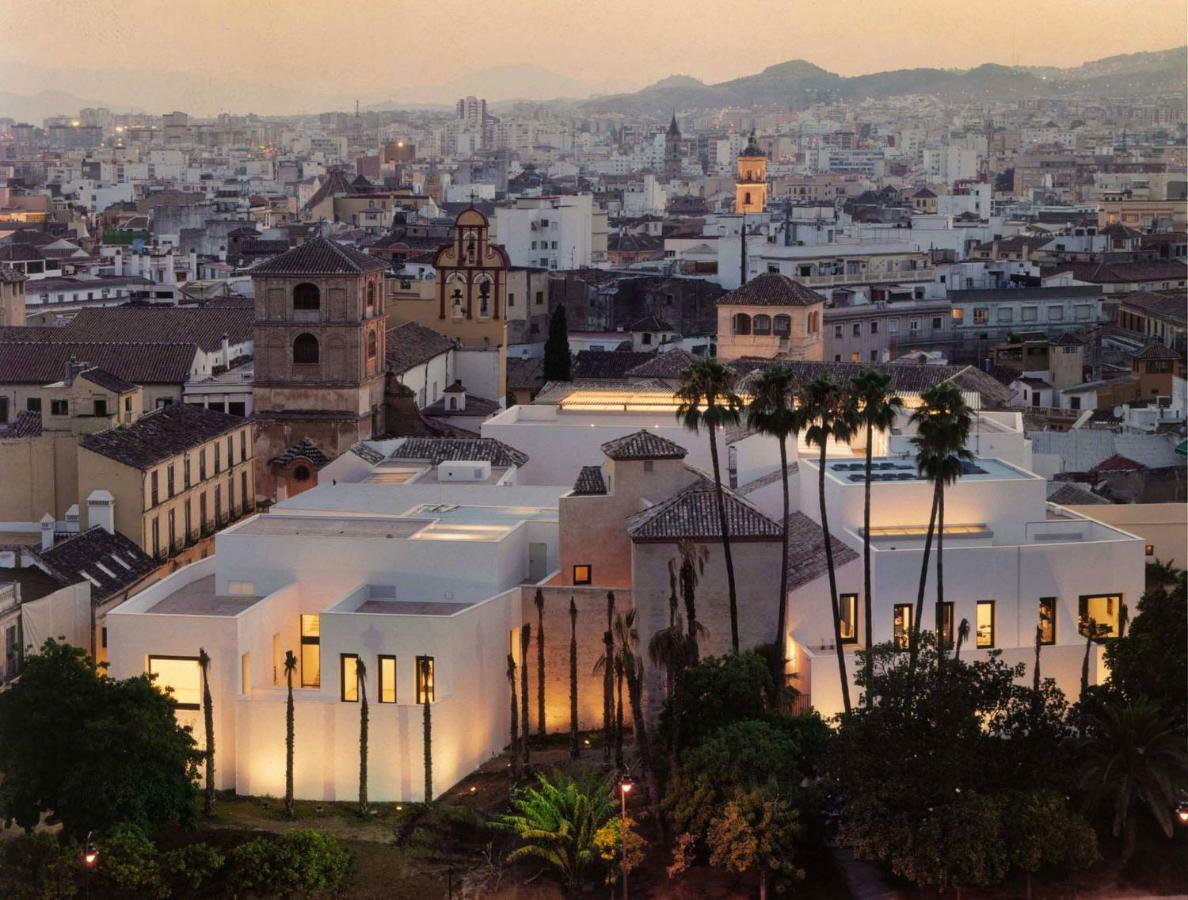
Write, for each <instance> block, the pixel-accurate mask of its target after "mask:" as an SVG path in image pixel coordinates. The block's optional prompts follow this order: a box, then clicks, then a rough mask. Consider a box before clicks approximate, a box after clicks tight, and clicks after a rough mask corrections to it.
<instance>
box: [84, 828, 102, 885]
mask: <svg viewBox="0 0 1188 900" xmlns="http://www.w3.org/2000/svg"><path fill="white" fill-rule="evenodd" d="M94 833H95V832H93V831H88V832H87V841H86V844H84V845H83V882H84V885H85V890H86V895H87V896H88V897H90V896H91V869H93V868H95V863H97V862H99V849H98V848H97V847H96V846H95V845H94V844H92V843H91V835H92V834H94Z"/></svg>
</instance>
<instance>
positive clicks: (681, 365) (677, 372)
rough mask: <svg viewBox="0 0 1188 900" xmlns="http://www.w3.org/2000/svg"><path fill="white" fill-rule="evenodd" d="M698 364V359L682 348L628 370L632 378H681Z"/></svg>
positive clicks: (656, 355) (668, 351) (660, 354)
mask: <svg viewBox="0 0 1188 900" xmlns="http://www.w3.org/2000/svg"><path fill="white" fill-rule="evenodd" d="M695 362H697V357H696V356H694V355H693V354H692V353H690V352H689V351H688V350H684V349H682V348H680V347H674V348H673V349H672V350H666V351H664V352H663V353H656V354H653V355H652V357H651V359H649V360H648V361H647V362H643V363H640V364H639V365H638V366H634V367H633V368H630V369H628V370H627V372H626V374H627V375H628V377H630V378H680V377H681V373H682V372H684V371H685V370H686V369H687V368H689V366H691V365H693V363H695Z"/></svg>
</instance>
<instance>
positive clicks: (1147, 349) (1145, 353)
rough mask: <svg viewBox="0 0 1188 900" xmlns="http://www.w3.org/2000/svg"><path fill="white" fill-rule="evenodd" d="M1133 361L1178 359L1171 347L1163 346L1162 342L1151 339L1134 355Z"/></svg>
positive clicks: (1178, 355) (1178, 356)
mask: <svg viewBox="0 0 1188 900" xmlns="http://www.w3.org/2000/svg"><path fill="white" fill-rule="evenodd" d="M1134 358H1135V359H1179V358H1180V354H1178V353H1177V352H1176V351H1175V350H1173V349H1172V348H1171V347H1169V346H1167V344H1164V343H1163V342H1162V341H1158V340H1155V339H1152V340H1150V341H1148V342H1147V343H1146V345H1145V346H1144V347H1143V349H1142V350H1140V351H1139V352H1138V353H1136V354H1135V355H1134Z"/></svg>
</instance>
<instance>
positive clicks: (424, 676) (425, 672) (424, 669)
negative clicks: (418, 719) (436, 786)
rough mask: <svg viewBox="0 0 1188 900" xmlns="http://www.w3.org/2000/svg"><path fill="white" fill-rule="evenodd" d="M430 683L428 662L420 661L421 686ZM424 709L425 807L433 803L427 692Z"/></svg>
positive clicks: (430, 722) (431, 733) (429, 716)
mask: <svg viewBox="0 0 1188 900" xmlns="http://www.w3.org/2000/svg"><path fill="white" fill-rule="evenodd" d="M429 681H430V673H429V660H428V658H422V659H421V684H423V685H425V686H426V687H428V685H429ZM421 706H423V707H424V713H423V719H422V734H423V736H424V740H425V805H426V806H428V805H429V804H430V803H432V802H433V714H432V713H431V712H430V709H431V708H432V706H433V704H432V703H431V702H430V697H429V691H428V690H426V691H424V702H422V704H421Z"/></svg>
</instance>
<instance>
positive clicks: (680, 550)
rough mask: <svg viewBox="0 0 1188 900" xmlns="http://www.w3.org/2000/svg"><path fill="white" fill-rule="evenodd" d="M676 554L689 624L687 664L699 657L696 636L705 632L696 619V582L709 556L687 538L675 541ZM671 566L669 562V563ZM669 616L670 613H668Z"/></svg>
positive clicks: (699, 652) (707, 551) (703, 548)
mask: <svg viewBox="0 0 1188 900" xmlns="http://www.w3.org/2000/svg"><path fill="white" fill-rule="evenodd" d="M677 555H678V556H679V557H680V560H681V565H680V576H679V577H680V583H681V597H682V599H683V600H684V602H685V618H686V619H687V620H688V624H689V632H688V633H689V642H688V644H687V646H686V650H687V652H688V653H689V664H690V665H696V664H697V661H698V660H699V659H700V658H701V651H700V649H699V648H698V645H697V641H698V638H699V637H700V636H701V635H703V634H705V629H704V628H703V627H702V625H701V623H700V622H699V621H698V620H697V583H698V581H699V580H700V576H701V575H702V574H704V573H705V562H706V559H708V558H709V550H707V549H706V548H705V547H698V546H697V544H695V543H693V541H691V540H690V539H689V538H681V539H680V540H679V541H678V542H677ZM670 567H671V563H670ZM670 618H672V617H671V614H670Z"/></svg>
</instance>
